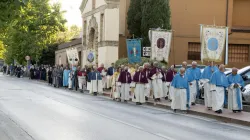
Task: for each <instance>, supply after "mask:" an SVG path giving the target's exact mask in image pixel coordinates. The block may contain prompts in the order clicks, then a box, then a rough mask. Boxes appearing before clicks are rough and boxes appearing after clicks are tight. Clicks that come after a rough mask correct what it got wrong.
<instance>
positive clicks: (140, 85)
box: [133, 66, 149, 105]
mask: <svg viewBox="0 0 250 140" xmlns="http://www.w3.org/2000/svg"><path fill="white" fill-rule="evenodd" d="M133 82H135V84H136V85H135V91H134V92H135V95H134V96H135V99H134V101H135V102H136V105H142V104H143V103H145V89H146V88H149V87H146V85H147V83H148V79H147V76H146V73H145V72H144V71H143V67H142V66H140V67H139V71H137V72H136V73H135V75H134V76H133Z"/></svg>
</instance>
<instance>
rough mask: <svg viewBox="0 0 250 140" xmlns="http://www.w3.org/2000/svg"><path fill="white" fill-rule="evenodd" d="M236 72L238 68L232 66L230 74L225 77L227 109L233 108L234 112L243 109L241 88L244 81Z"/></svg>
mask: <svg viewBox="0 0 250 140" xmlns="http://www.w3.org/2000/svg"><path fill="white" fill-rule="evenodd" d="M237 72H238V69H237V68H233V69H232V74H231V75H230V76H228V77H227V78H228V83H229V89H228V109H230V110H233V112H234V113H236V112H241V110H243V106H242V95H241V88H242V87H244V81H243V79H242V77H241V76H240V75H239V74H237Z"/></svg>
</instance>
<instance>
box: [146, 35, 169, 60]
mask: <svg viewBox="0 0 250 140" xmlns="http://www.w3.org/2000/svg"><path fill="white" fill-rule="evenodd" d="M151 33H152V34H151V37H152V38H151V59H153V60H157V61H163V60H164V61H165V62H168V58H169V53H170V47H171V39H172V32H167V31H157V30H156V31H152V32H151Z"/></svg>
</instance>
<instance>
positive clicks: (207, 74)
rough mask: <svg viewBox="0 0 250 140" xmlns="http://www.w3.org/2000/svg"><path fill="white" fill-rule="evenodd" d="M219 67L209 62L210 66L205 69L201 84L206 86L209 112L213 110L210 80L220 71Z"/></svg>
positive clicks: (205, 99)
mask: <svg viewBox="0 0 250 140" xmlns="http://www.w3.org/2000/svg"><path fill="white" fill-rule="evenodd" d="M218 70H219V69H218V67H217V66H214V63H213V62H208V66H206V68H205V69H204V71H203V73H202V75H201V80H200V82H201V83H202V84H203V85H204V102H205V106H206V107H207V108H208V110H211V109H212V93H211V92H210V86H211V85H210V82H209V81H210V78H211V76H212V74H213V73H214V72H216V71H218Z"/></svg>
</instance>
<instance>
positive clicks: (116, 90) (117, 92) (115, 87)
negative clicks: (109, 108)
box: [111, 67, 121, 101]
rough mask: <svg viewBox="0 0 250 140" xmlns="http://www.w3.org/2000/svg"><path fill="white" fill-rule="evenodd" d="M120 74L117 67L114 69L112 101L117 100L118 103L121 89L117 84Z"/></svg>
mask: <svg viewBox="0 0 250 140" xmlns="http://www.w3.org/2000/svg"><path fill="white" fill-rule="evenodd" d="M120 73H121V68H120V67H118V68H117V69H116V72H115V73H114V74H113V79H112V90H111V91H112V98H113V100H119V101H120V97H121V87H120V84H119V82H118V80H119V76H120Z"/></svg>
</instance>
